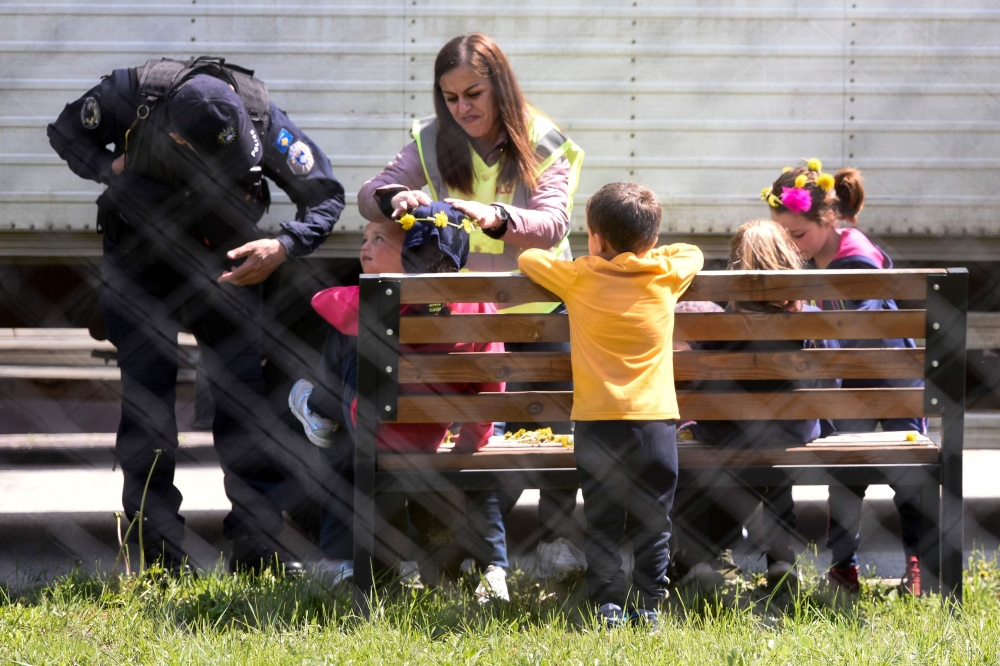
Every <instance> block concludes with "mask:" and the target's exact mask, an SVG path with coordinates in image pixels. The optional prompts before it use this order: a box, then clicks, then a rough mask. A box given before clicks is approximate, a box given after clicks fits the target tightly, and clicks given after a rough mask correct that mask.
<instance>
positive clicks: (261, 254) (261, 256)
mask: <svg viewBox="0 0 1000 666" xmlns="http://www.w3.org/2000/svg"><path fill="white" fill-rule="evenodd" d="M226 256H227V257H229V258H230V259H242V258H243V257H246V261H244V262H243V263H242V264H240V265H239V266H237V267H236V268H234V269H233V270H231V271H226V272H225V273H223V274H222V275H221V276H220V277H219V282H228V283H230V284H235V285H236V286H238V287H246V286H248V285H251V284H257V283H258V282H263V281H264V280H266V279H267V277H268V276H269V275H270V274H271V273H273V272H274V271H275V269H276V268H278V266H280V265H281V264H283V263H285V261H286V260H287V259H288V252H286V251H285V246H284V245H282V244H281V242H280V241H277V240H275V239H273V238H266V239H264V240H257V241H253V242H251V243H247V244H246V245H242V246H240V247H238V248H236V249H235V250H230V251H229V252H227V253H226Z"/></svg>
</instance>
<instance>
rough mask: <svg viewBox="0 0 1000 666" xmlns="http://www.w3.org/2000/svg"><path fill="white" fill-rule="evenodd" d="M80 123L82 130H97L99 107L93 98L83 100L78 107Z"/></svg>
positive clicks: (99, 118) (99, 117)
mask: <svg viewBox="0 0 1000 666" xmlns="http://www.w3.org/2000/svg"><path fill="white" fill-rule="evenodd" d="M80 122H81V123H82V124H83V127H84V129H89V130H92V129H97V128H98V126H99V125H100V124H101V105H100V104H98V103H97V100H96V99H94V98H93V97H88V98H87V99H85V100H83V106H81V107H80Z"/></svg>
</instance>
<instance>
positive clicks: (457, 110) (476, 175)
mask: <svg viewBox="0 0 1000 666" xmlns="http://www.w3.org/2000/svg"><path fill="white" fill-rule="evenodd" d="M434 110H435V115H434V116H433V117H431V118H427V119H424V120H417V121H414V123H413V129H412V134H413V139H414V140H413V142H412V143H410V144H408V145H407V146H406V147H405V148H403V150H402V152H400V153H399V154H398V155H397V156H396V158H395V159H394V160H393V161H392V162H390V163H389V164H388V165H387V166H386V167H385V169H383V171H382V173H380V174H379V175H377V176H375V177H374V178H372V179H371V180H369V181H368V182H367V183H365V184H364V186H363V187H362V188H361V191H360V192H359V193H358V208H359V209H360V211H361V215H362V216H364V217H365V218H366V219H369V220H375V219H383V218H385V217H393V218H398V217H399V216H400V215H402V214H403V213H405V212H406V211H408V210H413V209H414V208H416V207H418V206H423V205H427V204H430V203H432V202H434V201H447V202H448V203H451V204H452V205H453V206H455V207H456V208H459V209H461V210H462V211H464V212H465V213H466V214H467V215H468V216H469V217H471V218H474V219H475V220H476V221H477V222H478V228H477V229H475V230H474V231H473V233H472V234H471V237H470V243H469V249H470V254H469V261H468V264H467V268H468V269H469V270H472V271H516V270H517V257H518V255H519V254H520V253H521V251H522V250H524V249H527V248H535V247H537V248H550V249H551V250H552V251H553V252H554V253H555V254H557V255H559V256H561V257H563V258H566V259H569V258H570V249H569V238H568V237H569V231H570V213H571V212H572V210H573V195H574V194H576V189H577V185H578V184H579V179H580V167H581V166H582V164H583V151H582V150H581V149H580V148H579V147H578V146H577V145H576V144H575V143H573V141H572V140H570V138H569V137H568V136H567V135H566V134H565V133H564V132H563V131H562V130H561V129H559V128H558V127H557V126H556V125H555V123H553V122H552V121H551V120H549V119H548V118H546V117H545V116H544V115H542V114H541V113H540V112H539V111H537V110H536V109H535V108H533V107H532V106H531V105H530V104H528V100H527V99H526V98H525V96H524V93H523V92H521V87H520V85H518V82H517V77H516V76H515V75H514V70H513V68H512V67H511V66H510V62H509V61H508V60H507V56H505V55H504V53H503V51H501V50H500V47H498V46H497V45H496V43H494V42H493V40H492V39H490V38H489V37H488V36H486V35H484V34H482V33H477V32H473V33H470V34H468V35H463V36H461V37H456V38H454V39H452V40H451V41H449V42H448V43H447V44H445V45H444V47H443V48H442V49H441V51H440V52H439V53H438V55H437V59H436V60H435V62H434ZM424 187H426V188H427V190H428V191H429V194H430V195H429V196H428V194H426V193H424V192H423V191H421V189H422V188H424ZM564 308H565V306H563V304H561V303H529V304H526V305H522V306H517V307H516V308H511V309H510V310H506V311H507V312H509V311H511V310H515V311H520V312H539V313H542V312H560V311H561V312H565V309H564ZM507 348H508V349H510V350H514V349H520V350H524V351H568V350H569V345H568V343H527V344H509V345H507ZM541 388H545V389H549V390H560V389H562V390H572V384H570V383H565V384H555V383H553V384H545V385H532V384H516V383H508V385H507V390H508V391H525V390H532V389H536V390H537V389H541ZM545 426H550V427H552V430H553V432H555V433H563V434H568V433H570V432H572V424H571V423H568V422H563V423H508V424H507V430H508V431H517V430H518V429H520V428H522V427H524V428H526V429H529V430H530V429H534V428H539V427H545ZM575 505H576V491H575V490H573V491H569V492H567V491H542V493H541V499H540V503H539V517H540V521H541V523H542V533H541V535H540V537H541V541H542V542H543V543H544V542H553V540H554V539H556V538H558V537H569V536H573V530H576V529H578V528H577V527H576V526H575V525H574V523H573V521H572V520H568V519H567V518H568V515H569V514H571V513H572V512H573V509H574V507H575ZM568 547H569V546H568V544H566V542H565V541H562V540H560V541H558V542H555V545H554V546H551V545H547V546H546V547H545V549H544V555H543V559H545V560H552V562H553V563H554V566H556V567H557V568H558V567H562V566H565V565H566V564H567V562H568V563H569V564H570V565H572V563H573V562H572V560H573V559H574V555H573V554H572V553H570V552H563V551H564V550H567V548H568ZM539 553H540V554H543V550H540V551H539ZM556 573H558V572H556Z"/></svg>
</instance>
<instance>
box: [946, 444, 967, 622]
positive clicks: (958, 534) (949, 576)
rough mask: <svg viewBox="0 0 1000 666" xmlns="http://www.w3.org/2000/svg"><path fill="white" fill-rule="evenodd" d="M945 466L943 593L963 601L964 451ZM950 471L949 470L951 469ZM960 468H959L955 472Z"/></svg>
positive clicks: (959, 601) (958, 601)
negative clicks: (962, 455)
mask: <svg viewBox="0 0 1000 666" xmlns="http://www.w3.org/2000/svg"><path fill="white" fill-rule="evenodd" d="M953 458H955V459H954V460H952V461H950V464H946V465H945V466H944V471H943V472H942V476H943V477H944V482H943V483H942V486H941V593H942V594H946V595H949V596H950V597H951V598H952V600H954V601H955V602H956V603H961V602H962V571H963V569H964V565H965V555H964V553H963V545H964V544H963V541H964V540H965V539H964V537H965V525H964V521H965V511H964V504H965V503H964V501H963V499H962V458H961V451H959V452H958V455H955V456H953ZM949 468H950V469H949ZM956 468H957V469H956Z"/></svg>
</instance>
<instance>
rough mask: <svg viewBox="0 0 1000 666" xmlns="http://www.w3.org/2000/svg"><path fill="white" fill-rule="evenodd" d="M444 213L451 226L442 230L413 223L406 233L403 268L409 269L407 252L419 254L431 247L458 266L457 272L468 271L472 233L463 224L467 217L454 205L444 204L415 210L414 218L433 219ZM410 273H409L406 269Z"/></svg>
mask: <svg viewBox="0 0 1000 666" xmlns="http://www.w3.org/2000/svg"><path fill="white" fill-rule="evenodd" d="M439 213H444V214H445V215H446V216H447V218H448V222H449V224H448V225H446V226H443V227H439V226H437V225H435V224H434V222H431V221H427V220H423V221H420V222H416V223H414V225H413V227H411V228H410V229H409V230H408V231H407V232H406V240H405V241H403V248H404V250H403V265H404V268H405V267H406V265H407V263H408V262H407V259H408V258H409V253H408V252H407V251H413V250H416V249H417V248H419V247H422V246H424V245H430V246H432V247H433V248H435V249H436V250H437V252H439V253H440V254H442V255H444V256H446V257H447V258H448V259H449V260H450V261H451V262H452V263H454V265H455V270H459V269H462V268H464V267H465V262H467V261H468V260H469V231H468V230H466V228H465V227H466V226H467V225H465V224H464V223H463V220H464V219H465V218H467V217H468V216H467V215H466V214H465V213H463V212H462V211H460V210H459V209H457V208H455V207H454V206H452V205H451V204H447V203H444V202H441V201H438V202H435V203H433V204H431V205H430V206H420V207H419V208H416V209H414V210H413V213H412V214H413V216H414V217H416V218H417V219H420V218H430V219H433V218H434V216H435V215H437V214H439ZM407 270H408V271H409V269H408V268H407Z"/></svg>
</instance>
